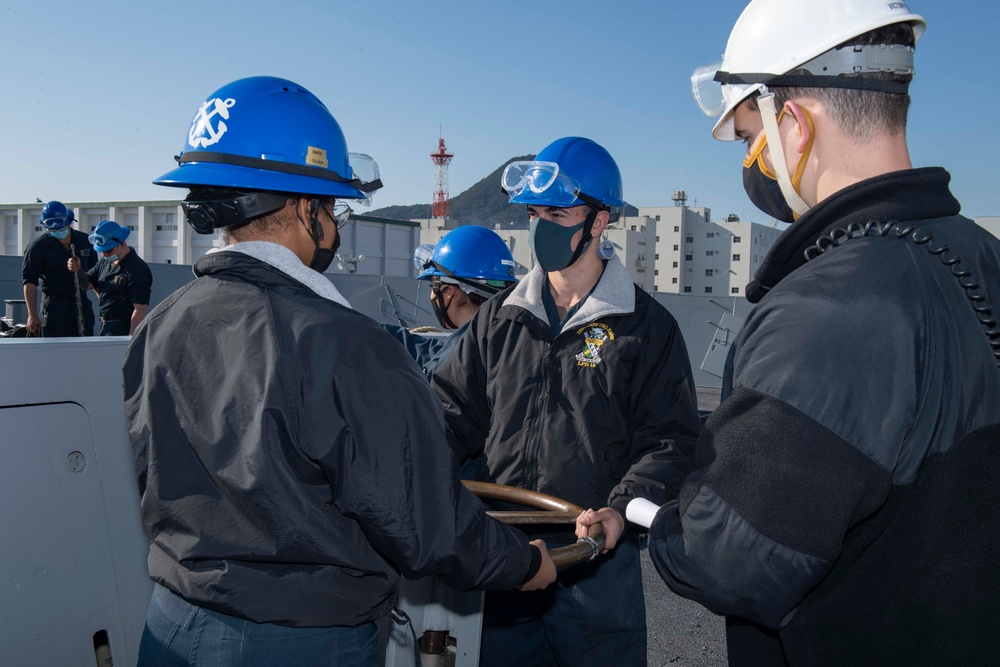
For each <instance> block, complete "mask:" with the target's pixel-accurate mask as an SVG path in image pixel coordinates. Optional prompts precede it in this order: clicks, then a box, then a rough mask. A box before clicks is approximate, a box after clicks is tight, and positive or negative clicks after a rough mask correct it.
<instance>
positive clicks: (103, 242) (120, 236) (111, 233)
mask: <svg viewBox="0 0 1000 667" xmlns="http://www.w3.org/2000/svg"><path fill="white" fill-rule="evenodd" d="M131 233H132V230H131V229H129V228H128V227H122V226H121V225H119V224H118V223H117V222H115V221H114V220H102V221H101V222H100V224H98V225H97V227H95V228H94V233H93V234H91V235H90V236H88V237H87V239H88V240H89V241H90V244H91V245H92V246H94V249H95V250H97V251H98V252H107V251H109V250H111V249H112V248H114V247H115V246H117V245H118V244H119V243H122V242H124V241H125V239H127V238H128V235H129V234H131Z"/></svg>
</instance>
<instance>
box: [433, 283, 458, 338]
mask: <svg viewBox="0 0 1000 667" xmlns="http://www.w3.org/2000/svg"><path fill="white" fill-rule="evenodd" d="M443 287H444V285H442V286H441V287H439V288H437V289H436V290H434V294H436V295H437V298H436V299H431V308H433V309H434V317H436V318H437V321H438V324H440V325H441V328H442V329H446V330H449V331H450V330H452V329H457V328H458V327H457V326H455V323H454V322H452V321H451V317H449V316H448V306H450V305H451V304H450V303H449V304H447V305H446V304H445V302H444V289H443ZM432 289H433V288H432ZM456 289H457V288H456Z"/></svg>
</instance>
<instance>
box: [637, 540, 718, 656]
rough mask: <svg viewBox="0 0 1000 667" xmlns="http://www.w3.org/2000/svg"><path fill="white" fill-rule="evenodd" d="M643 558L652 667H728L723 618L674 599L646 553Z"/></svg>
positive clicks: (687, 602) (699, 606) (649, 654)
mask: <svg viewBox="0 0 1000 667" xmlns="http://www.w3.org/2000/svg"><path fill="white" fill-rule="evenodd" d="M641 557H642V582H643V590H644V592H645V596H646V626H647V628H648V635H649V636H648V641H649V650H648V652H647V655H648V658H649V667H726V635H725V623H724V621H723V619H722V617H721V616H716V615H715V614H713V613H712V612H710V611H708V610H707V609H705V608H704V607H702V606H701V605H700V604H698V603H697V602H692V601H690V600H687V599H685V598H682V597H680V596H678V595H675V594H674V593H673V592H671V590H670V589H669V588H667V585H666V584H665V583H663V579H661V578H660V575H659V574H657V572H656V568H655V567H653V563H652V561H650V559H649V552H648V551H647V550H646V549H642V551H641Z"/></svg>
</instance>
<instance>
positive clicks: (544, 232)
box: [528, 217, 590, 273]
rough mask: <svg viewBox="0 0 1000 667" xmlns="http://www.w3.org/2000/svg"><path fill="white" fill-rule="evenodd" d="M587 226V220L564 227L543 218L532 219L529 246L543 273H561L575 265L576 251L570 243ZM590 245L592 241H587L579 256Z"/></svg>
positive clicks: (529, 229) (529, 223) (529, 224)
mask: <svg viewBox="0 0 1000 667" xmlns="http://www.w3.org/2000/svg"><path fill="white" fill-rule="evenodd" d="M585 224H587V221H586V220H584V221H583V222H581V223H580V224H578V225H573V226H572V227H563V226H562V225H560V224H557V223H555V222H552V221H551V220H546V219H544V218H541V217H538V218H532V219H531V220H530V221H529V222H528V244H529V245H530V246H531V252H532V253H533V254H534V255H535V260H536V261H537V262H538V265H539V266H541V267H542V270H543V271H545V272H546V273H550V272H552V271H561V270H563V269H565V268H566V267H567V266H569V265H570V264H572V263H573V259H574V257H573V255H574V251H573V248H572V247H571V246H570V241H571V240H572V239H573V235H574V234H576V233H577V232H578V231H580V230H581V229H583V226H584V225H585ZM589 245H590V241H587V243H585V244H584V246H583V248H581V249H580V253H579V254H583V251H584V250H586V249H587V247H588V246H589Z"/></svg>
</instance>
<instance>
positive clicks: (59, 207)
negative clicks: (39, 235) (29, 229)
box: [38, 201, 74, 229]
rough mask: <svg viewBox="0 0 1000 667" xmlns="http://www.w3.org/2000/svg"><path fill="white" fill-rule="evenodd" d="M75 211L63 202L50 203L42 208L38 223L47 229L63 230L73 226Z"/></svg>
mask: <svg viewBox="0 0 1000 667" xmlns="http://www.w3.org/2000/svg"><path fill="white" fill-rule="evenodd" d="M73 221H74V218H73V209H71V208H70V207H68V206H66V204H64V203H62V202H61V201H50V202H49V203H47V204H45V206H43V207H42V215H41V216H40V217H39V218H38V222H39V223H40V224H41V225H42V227H45V228H46V229H62V228H63V227H68V226H69V225H71V224H73Z"/></svg>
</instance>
